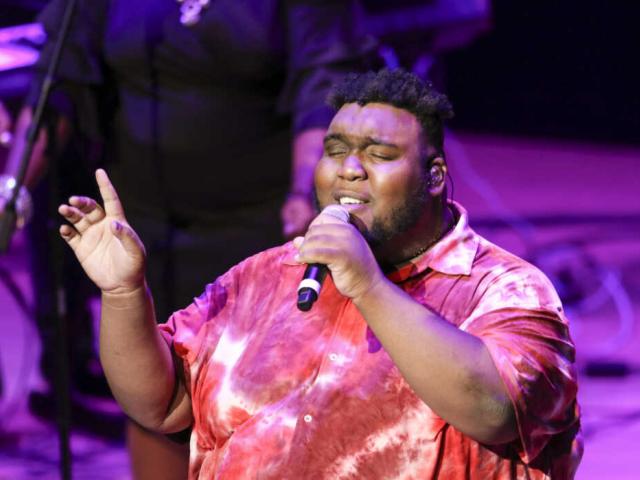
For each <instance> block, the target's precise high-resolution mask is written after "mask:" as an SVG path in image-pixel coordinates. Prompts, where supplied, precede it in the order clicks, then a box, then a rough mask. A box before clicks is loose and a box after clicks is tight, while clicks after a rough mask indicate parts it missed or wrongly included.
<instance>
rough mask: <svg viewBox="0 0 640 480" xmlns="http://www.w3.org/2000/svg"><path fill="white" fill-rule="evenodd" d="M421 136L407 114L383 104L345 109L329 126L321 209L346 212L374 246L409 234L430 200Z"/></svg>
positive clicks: (320, 175) (318, 179)
mask: <svg viewBox="0 0 640 480" xmlns="http://www.w3.org/2000/svg"><path fill="white" fill-rule="evenodd" d="M421 133H422V129H421V126H420V123H419V122H418V120H417V119H416V117H415V116H414V115H413V114H411V113H410V112H408V111H406V110H403V109H400V108H396V107H393V106H391V105H386V104H382V103H369V104H366V105H364V106H360V105H358V104H355V103H351V104H347V105H344V106H343V107H342V108H341V109H340V110H339V111H338V113H336V115H335V117H334V118H333V120H332V122H331V124H330V125H329V128H328V130H327V135H326V136H325V139H324V153H323V156H322V159H321V160H320V162H319V163H318V167H317V168H316V174H315V184H316V195H317V200H318V203H319V206H320V207H321V208H324V207H326V206H327V205H330V204H341V205H343V206H344V207H345V208H347V209H348V210H349V213H350V214H351V217H352V218H353V219H354V224H355V225H356V226H357V227H358V228H359V229H360V231H361V232H362V234H363V235H364V236H365V238H367V240H368V241H369V242H370V244H371V245H372V246H378V245H381V244H384V243H385V242H387V241H389V240H391V239H394V238H396V237H397V236H398V235H399V234H402V233H405V232H407V231H409V230H410V229H411V228H412V227H413V226H414V225H416V224H417V223H418V220H419V219H420V217H421V216H422V215H423V213H424V212H425V210H426V208H425V207H426V204H427V202H428V201H429V198H430V197H429V194H428V192H427V186H426V184H425V174H424V167H423V166H422V165H421V162H420V158H421V152H423V151H424V148H425V145H424V144H423V140H422V134H421Z"/></svg>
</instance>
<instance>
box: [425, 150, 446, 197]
mask: <svg viewBox="0 0 640 480" xmlns="http://www.w3.org/2000/svg"><path fill="white" fill-rule="evenodd" d="M446 178H447V163H446V162H445V161H444V158H442V157H439V156H438V157H435V158H433V160H431V163H430V164H429V171H428V172H427V188H428V189H429V194H430V195H431V196H432V197H438V196H440V195H442V192H443V191H444V189H445V179H446Z"/></svg>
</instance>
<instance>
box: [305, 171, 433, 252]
mask: <svg viewBox="0 0 640 480" xmlns="http://www.w3.org/2000/svg"><path fill="white" fill-rule="evenodd" d="M427 192H428V185H427V181H426V175H420V183H419V184H418V185H417V186H416V189H415V190H414V191H413V192H410V193H408V194H407V195H406V198H405V202H404V203H403V204H402V205H401V206H399V207H394V208H393V209H392V210H391V212H390V213H389V214H387V215H386V217H385V218H380V217H377V218H374V219H373V222H372V224H371V228H366V227H365V226H364V225H363V224H362V223H361V222H359V221H357V220H356V221H354V226H355V227H356V228H357V229H358V230H359V231H360V233H361V234H362V236H363V237H364V239H365V240H366V241H367V243H368V244H369V246H370V247H371V248H372V249H376V248H378V247H380V246H381V245H383V244H385V243H386V242H388V241H389V240H391V239H393V238H394V237H396V236H397V235H400V234H403V233H405V232H407V231H408V230H410V229H411V228H412V227H413V226H415V225H416V223H418V220H419V219H420V216H421V215H422V213H423V212H424V209H425V206H426V203H427V202H428V201H429V195H428V194H427ZM313 200H314V206H315V208H316V210H317V211H321V210H322V206H321V205H320V201H319V199H318V193H317V192H316V189H315V186H314V188H313Z"/></svg>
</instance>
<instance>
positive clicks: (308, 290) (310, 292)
mask: <svg viewBox="0 0 640 480" xmlns="http://www.w3.org/2000/svg"><path fill="white" fill-rule="evenodd" d="M320 215H331V216H332V217H334V218H337V219H338V220H341V221H343V222H344V223H349V212H347V210H346V209H344V208H342V207H341V206H340V205H329V206H328V207H326V208H325V209H324V210H322V212H320ZM328 270H329V269H328V268H327V266H326V265H323V264H321V263H310V264H309V265H307V268H306V269H305V271H304V275H303V276H302V280H301V281H300V284H299V285H298V309H299V310H302V311H303V312H308V311H309V310H311V307H312V306H313V304H314V303H315V301H316V300H317V299H318V295H320V289H321V288H322V282H323V281H324V279H325V277H326V276H327V272H328Z"/></svg>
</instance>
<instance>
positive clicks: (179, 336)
mask: <svg viewBox="0 0 640 480" xmlns="http://www.w3.org/2000/svg"><path fill="white" fill-rule="evenodd" d="M228 276H229V274H226V276H222V277H220V278H219V279H218V280H216V281H215V282H214V283H211V284H209V285H207V287H206V289H205V291H204V293H203V294H202V295H200V296H199V297H196V298H195V299H194V300H193V303H191V305H189V306H187V307H186V308H184V309H182V310H178V311H177V312H175V313H174V314H173V315H171V317H169V319H168V320H167V322H166V323H163V324H160V325H159V326H158V328H159V329H160V332H161V333H162V335H163V337H164V338H165V340H166V341H167V343H168V344H169V345H170V346H171V349H172V350H173V351H174V353H175V354H176V355H177V356H178V357H179V358H180V359H182V360H184V361H185V362H186V366H189V365H192V364H193V363H194V361H195V359H196V357H197V355H198V352H199V351H200V348H201V346H202V343H203V339H204V338H205V335H204V329H203V327H204V326H205V325H209V327H211V326H214V325H213V323H212V322H216V320H217V319H218V318H221V317H222V315H221V314H222V312H223V311H224V310H225V308H227V306H228V302H229V291H228V288H227V286H226V285H225V283H226V281H225V280H228ZM221 323H223V322H221V321H218V322H217V324H216V325H215V327H216V328H217V329H220V330H221V329H222V328H223V325H221ZM207 338H208V337H207ZM209 340H210V338H209Z"/></svg>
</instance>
